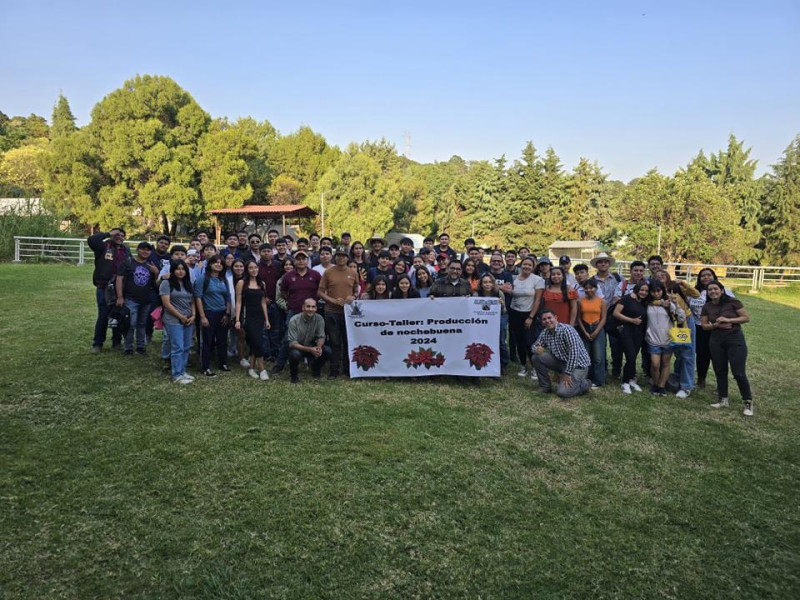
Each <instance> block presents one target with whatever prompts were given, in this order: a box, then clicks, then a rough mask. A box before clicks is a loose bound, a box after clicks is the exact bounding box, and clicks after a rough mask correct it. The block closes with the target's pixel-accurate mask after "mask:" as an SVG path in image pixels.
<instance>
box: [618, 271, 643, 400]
mask: <svg viewBox="0 0 800 600" xmlns="http://www.w3.org/2000/svg"><path fill="white" fill-rule="evenodd" d="M649 295H650V285H649V284H648V283H647V282H646V281H642V282H641V283H637V284H636V285H635V286H633V292H631V293H630V294H627V295H626V296H624V297H623V298H622V299H621V300H620V301H619V302H617V305H616V306H615V307H614V318H615V319H616V320H617V321H619V322H620V323H622V329H621V331H620V332H619V340H620V344H621V345H622V352H623V354H624V355H625V368H624V369H623V370H622V381H623V382H624V383H623V384H622V393H623V394H630V393H631V390H635V391H637V392H641V391H642V388H640V387H639V384H638V383H636V357H637V356H638V355H639V351H640V350H641V349H642V340H643V339H644V331H645V326H646V325H645V324H646V319H647V305H646V304H645V302H646V301H647V297H648V296H649Z"/></svg>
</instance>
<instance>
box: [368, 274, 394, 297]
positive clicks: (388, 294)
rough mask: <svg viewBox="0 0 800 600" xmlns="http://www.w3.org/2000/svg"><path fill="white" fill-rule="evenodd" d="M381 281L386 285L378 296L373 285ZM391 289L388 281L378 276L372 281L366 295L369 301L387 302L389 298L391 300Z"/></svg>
mask: <svg viewBox="0 0 800 600" xmlns="http://www.w3.org/2000/svg"><path fill="white" fill-rule="evenodd" d="M381 281H382V282H383V283H384V284H385V285H386V291H385V292H384V293H383V294H381V295H380V296H378V293H377V292H376V291H375V285H376V284H377V283H380V282H381ZM391 289H392V286H391V284H390V283H389V280H388V279H387V278H386V275H378V276H376V277H375V279H373V280H372V283H371V284H370V286H369V291H368V292H367V295H368V296H369V299H370V300H388V299H389V298H391V291H390V290H391Z"/></svg>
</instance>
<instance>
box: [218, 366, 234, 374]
mask: <svg viewBox="0 0 800 600" xmlns="http://www.w3.org/2000/svg"><path fill="white" fill-rule="evenodd" d="M219 370H220V371H222V372H223V373H230V372H231V368H230V367H229V366H228V365H221V366H220V368H219Z"/></svg>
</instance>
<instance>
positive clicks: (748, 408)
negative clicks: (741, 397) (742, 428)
mask: <svg viewBox="0 0 800 600" xmlns="http://www.w3.org/2000/svg"><path fill="white" fill-rule="evenodd" d="M744 416H745V417H752V416H753V401H752V400H745V401H744Z"/></svg>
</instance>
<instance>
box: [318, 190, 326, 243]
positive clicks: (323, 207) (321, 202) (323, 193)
mask: <svg viewBox="0 0 800 600" xmlns="http://www.w3.org/2000/svg"><path fill="white" fill-rule="evenodd" d="M319 197H320V205H321V211H322V237H325V192H320V194H319Z"/></svg>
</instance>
